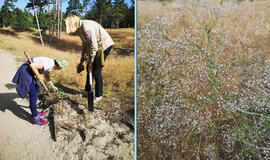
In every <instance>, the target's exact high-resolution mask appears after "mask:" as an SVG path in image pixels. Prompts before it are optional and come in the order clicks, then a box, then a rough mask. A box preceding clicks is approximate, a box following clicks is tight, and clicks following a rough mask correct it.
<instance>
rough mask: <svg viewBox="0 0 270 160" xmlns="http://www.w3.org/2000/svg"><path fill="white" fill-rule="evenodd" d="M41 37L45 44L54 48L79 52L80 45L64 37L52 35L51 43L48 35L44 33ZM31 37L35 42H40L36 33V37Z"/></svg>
mask: <svg viewBox="0 0 270 160" xmlns="http://www.w3.org/2000/svg"><path fill="white" fill-rule="evenodd" d="M42 38H43V42H44V44H45V45H49V46H50V47H52V48H55V49H57V50H61V51H71V52H77V53H78V54H80V53H81V45H77V44H76V43H74V42H73V41H66V40H64V39H59V38H57V37H53V38H52V42H51V44H49V41H50V36H49V35H45V34H44V35H42ZM31 39H32V40H33V41H35V42H37V43H41V42H40V38H39V36H38V35H37V37H31Z"/></svg>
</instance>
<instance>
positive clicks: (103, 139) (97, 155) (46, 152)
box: [0, 50, 134, 160]
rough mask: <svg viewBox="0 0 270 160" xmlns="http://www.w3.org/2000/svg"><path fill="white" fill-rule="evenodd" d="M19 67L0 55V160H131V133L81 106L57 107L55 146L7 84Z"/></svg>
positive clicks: (66, 103)
mask: <svg viewBox="0 0 270 160" xmlns="http://www.w3.org/2000/svg"><path fill="white" fill-rule="evenodd" d="M19 65H20V64H19V63H17V62H16V57H14V56H13V55H11V54H8V53H6V52H5V51H3V50H0V68H1V70H0V76H1V78H0V160H11V159H12V160H29V159H31V160H43V159H44V160H56V159H57V160H81V159H83V160H88V159H89V160H90V159H134V133H133V131H132V130H130V129H129V128H128V127H127V126H125V125H124V124H122V123H120V124H119V123H111V122H110V121H109V120H107V119H108V116H107V115H106V114H105V113H104V112H103V111H101V110H96V111H95V112H93V113H87V109H86V107H85V106H82V105H77V106H74V104H72V103H71V102H69V101H68V100H63V101H61V103H60V104H58V110H59V107H60V110H61V112H59V113H57V112H55V121H56V124H57V125H56V128H57V135H56V138H57V142H55V141H53V140H52V138H51V135H52V134H51V132H50V125H49V126H36V125H33V124H32V118H31V112H30V109H29V107H28V106H29V102H28V99H27V98H25V99H21V98H20V97H19V96H18V95H17V92H16V88H15V87H16V86H15V85H14V84H12V82H11V80H12V78H13V76H14V74H15V72H16V71H17V69H18V67H19ZM116 106H117V105H114V107H116ZM118 107H119V106H118ZM74 108H77V109H75V110H74ZM78 109H79V110H80V111H81V112H82V113H84V114H81V113H79V112H78ZM38 110H41V109H38ZM47 111H48V109H47ZM45 118H46V117H45ZM81 133H83V134H81Z"/></svg>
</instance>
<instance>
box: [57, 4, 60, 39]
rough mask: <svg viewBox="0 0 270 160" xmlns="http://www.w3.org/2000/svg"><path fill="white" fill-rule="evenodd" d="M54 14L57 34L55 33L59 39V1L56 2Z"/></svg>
mask: <svg viewBox="0 0 270 160" xmlns="http://www.w3.org/2000/svg"><path fill="white" fill-rule="evenodd" d="M56 14H57V27H56V28H57V33H56V35H57V37H58V38H59V37H60V35H59V0H57V2H56Z"/></svg>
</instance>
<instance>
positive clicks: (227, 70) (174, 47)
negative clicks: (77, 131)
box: [137, 0, 270, 160]
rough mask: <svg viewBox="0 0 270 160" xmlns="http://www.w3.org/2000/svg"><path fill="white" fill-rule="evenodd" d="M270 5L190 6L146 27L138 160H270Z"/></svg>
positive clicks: (181, 5) (204, 1) (208, 1)
mask: <svg viewBox="0 0 270 160" xmlns="http://www.w3.org/2000/svg"><path fill="white" fill-rule="evenodd" d="M269 6H270V3H269V2H268V1H260V2H256V3H255V2H253V3H251V2H243V3H240V4H238V3H235V2H228V1H227V2H222V1H215V0H201V1H192V0H186V1H181V2H178V5H175V7H174V8H173V9H172V10H174V11H173V12H170V13H169V14H167V15H166V16H164V17H163V18H159V17H157V18H156V19H154V20H153V21H152V22H150V23H148V24H146V25H144V27H142V29H141V30H140V31H139V33H138V75H137V79H138V100H137V101H138V107H137V108H138V138H137V139H138V158H139V159H210V160H218V159H222V160H224V159H270V158H269V157H270V94H269V93H270V57H269V45H270V43H269V38H270V19H269V16H270V12H269V11H268V10H269V9H267V7H269ZM138 21H140V19H139V20H138Z"/></svg>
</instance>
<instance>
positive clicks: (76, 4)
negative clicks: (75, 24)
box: [66, 0, 83, 16]
mask: <svg viewBox="0 0 270 160" xmlns="http://www.w3.org/2000/svg"><path fill="white" fill-rule="evenodd" d="M82 11H83V6H82V4H81V3H80V0H69V1H68V7H67V10H66V13H71V14H74V15H77V16H79V15H80V14H81V13H82Z"/></svg>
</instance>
